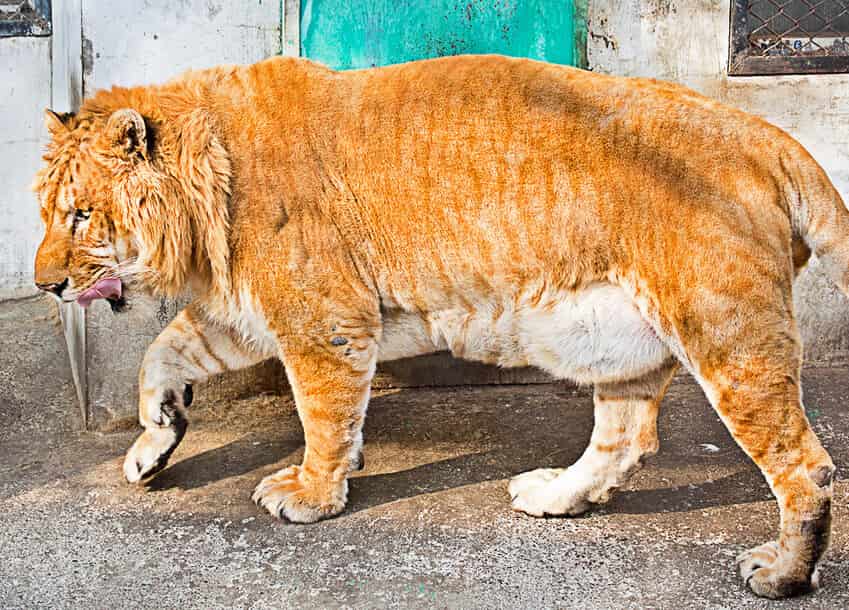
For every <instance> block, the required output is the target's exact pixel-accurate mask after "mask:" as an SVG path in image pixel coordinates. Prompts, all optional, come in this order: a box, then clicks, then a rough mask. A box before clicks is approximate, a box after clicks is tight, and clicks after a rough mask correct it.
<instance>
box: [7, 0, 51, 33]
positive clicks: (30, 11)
mask: <svg viewBox="0 0 849 610" xmlns="http://www.w3.org/2000/svg"><path fill="white" fill-rule="evenodd" d="M52 31H53V28H52V27H51V24H50V0H0V38H2V37H7V36H50V34H51V33H52Z"/></svg>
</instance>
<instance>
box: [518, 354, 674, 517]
mask: <svg viewBox="0 0 849 610" xmlns="http://www.w3.org/2000/svg"><path fill="white" fill-rule="evenodd" d="M677 368H678V364H677V362H676V361H673V360H670V361H669V362H668V363H667V364H666V365H665V366H664V367H662V368H660V369H658V370H657V371H655V372H653V373H650V374H649V375H646V376H644V377H641V378H639V379H635V380H632V381H627V382H620V383H610V384H598V385H597V386H596V388H595V394H594V397H593V400H594V403H595V425H594V427H593V433H592V438H591V439H590V444H589V445H588V446H587V449H586V450H585V451H584V454H583V455H582V456H581V457H580V459H579V460H578V461H577V462H575V463H574V464H572V466H570V467H569V468H565V469H564V468H540V469H538V470H533V471H531V472H526V473H524V474H521V475H519V476H517V477H514V478H513V479H512V480H511V481H510V486H509V491H510V496H511V498H512V500H513V509H514V510H517V511H522V512H525V513H528V514H530V515H534V516H543V515H577V514H579V513H582V512H584V511H585V510H587V509H588V508H589V507H590V506H591V505H592V504H601V503H604V502H606V501H607V500H608V499H609V498H610V494H611V492H612V491H613V490H614V489H616V488H617V487H620V486H621V485H622V484H623V483H624V482H625V481H626V480H627V479H628V477H629V476H630V475H631V474H632V473H633V472H634V471H635V470H637V469H638V468H639V466H640V462H641V460H642V458H644V457H645V456H648V455H652V454H654V453H655V452H656V451H657V448H658V441H657V413H658V409H659V407H660V401H661V399H662V398H663V394H664V392H665V391H666V388H667V386H668V385H669V381H670V380H671V379H672V375H673V374H674V373H675V370H676V369H677Z"/></svg>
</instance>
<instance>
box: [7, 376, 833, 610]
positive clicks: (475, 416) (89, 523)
mask: <svg viewBox="0 0 849 610" xmlns="http://www.w3.org/2000/svg"><path fill="white" fill-rule="evenodd" d="M847 373H849V370H847V369H845V368H815V369H810V370H806V372H805V376H804V382H805V383H804V387H805V397H806V404H807V408H808V413H809V417H810V418H811V420H812V421H813V422H814V426H815V428H816V430H817V432H818V434H819V435H820V438H821V439H822V441H823V443H824V444H825V445H826V447H827V448H828V450H829V451H830V452H831V455H832V457H833V459H834V461H835V463H836V464H837V465H838V475H837V483H836V496H835V502H834V505H835V515H834V534H833V537H832V548H831V550H830V552H829V554H828V556H827V558H826V561H825V562H824V564H823V570H822V572H823V574H822V584H823V588H822V590H820V591H819V592H817V593H815V594H814V595H810V596H807V597H804V598H800V599H797V600H794V601H791V602H788V603H783V604H781V608H846V607H849V481H847V474H846V473H847V469H849V406H847V402H849V401H847V399H848V398H849V374H847ZM591 403H592V400H591V394H590V391H589V390H587V389H582V390H575V389H573V388H571V387H568V386H565V385H535V386H499V387H476V388H462V387H461V388H442V389H407V390H397V391H381V392H379V393H377V395H375V396H374V398H373V399H372V402H371V406H370V408H369V415H368V419H367V424H366V431H365V438H366V444H365V461H366V467H365V470H363V471H361V472H359V473H357V474H356V475H355V476H354V477H353V478H352V480H351V483H350V494H349V496H350V497H349V505H348V510H347V511H346V512H345V513H344V514H343V515H341V516H340V517H337V518H335V519H332V520H329V521H325V522H321V523H318V524H313V525H292V524H285V523H282V522H280V521H277V520H275V519H273V518H272V517H271V516H269V515H268V514H266V513H264V512H263V511H261V510H259V509H258V508H257V507H255V506H254V505H253V504H252V503H251V500H250V495H251V492H252V490H253V488H254V486H255V485H256V483H257V482H258V481H259V480H260V479H261V478H262V477H263V476H265V475H267V474H269V473H271V472H273V471H274V470H276V469H278V468H281V467H283V466H285V465H288V464H291V463H294V462H298V461H299V460H300V457H301V454H302V451H303V445H302V436H301V428H300V424H299V423H298V419H297V416H296V415H295V412H294V408H293V405H292V401H291V399H290V398H289V397H277V396H259V397H255V398H251V399H246V400H240V401H233V402H228V403H223V402H221V403H212V404H209V403H204V399H203V393H202V392H200V393H199V396H198V398H197V400H196V405H197V407H193V408H192V409H191V416H192V419H191V425H190V427H189V432H188V434H187V436H186V438H185V440H184V441H183V444H182V445H181V446H180V447H179V448H178V449H177V451H176V452H175V454H174V455H173V457H172V459H171V465H170V467H169V468H168V469H167V470H165V471H164V472H162V473H161V474H160V475H159V476H157V477H156V478H155V479H153V480H152V481H150V482H149V483H148V484H147V485H146V486H130V485H127V484H125V483H124V482H123V480H122V478H121V467H120V465H121V459H122V456H123V452H124V451H125V450H126V448H127V447H128V446H129V445H130V443H131V441H132V439H133V437H134V436H135V434H136V431H132V432H118V433H110V434H96V433H80V432H74V431H72V430H68V429H67V428H66V425H65V424H63V423H61V422H60V421H59V420H58V419H57V420H54V419H50V418H47V419H45V418H38V417H27V416H26V414H17V415H16V409H17V408H18V405H15V404H11V405H9V404H7V405H0V413H2V414H8V415H9V416H8V417H7V421H6V422H5V424H4V425H5V427H4V429H3V430H2V432H0V447H2V458H3V459H2V463H0V607H3V608H37V607H40V608H70V607H73V608H89V607H92V608H94V607H96V608H215V607H233V606H237V607H256V608H278V607H284V608H285V607H289V608H336V607H356V608H359V607H363V608H365V607H369V608H373V607H411V608H421V607H440V608H444V607H448V608H456V607H462V608H475V607H481V608H496V607H500V608H547V607H569V608H637V607H640V608H676V609H677V608H690V607H693V608H697V607H698V608H703V607H711V608H720V607H723V608H767V607H771V605H770V604H769V603H768V602H767V601H765V600H761V599H758V598H756V597H754V596H753V595H751V594H750V593H749V592H748V591H746V590H745V589H744V587H743V585H742V583H741V582H740V580H739V578H738V576H737V574H736V572H735V565H734V557H735V555H736V554H737V553H739V552H741V551H743V550H744V549H746V548H748V547H751V546H754V545H756V544H760V543H761V542H764V541H767V540H771V539H772V538H773V537H774V536H775V535H776V533H777V521H778V512H777V508H776V505H775V502H774V501H773V499H772V496H771V494H770V492H769V490H768V488H767V486H766V485H765V483H764V482H763V479H762V478H761V475H760V474H759V473H758V471H757V470H756V469H755V468H754V466H753V465H752V464H751V463H750V462H749V461H748V459H747V458H745V456H744V455H743V454H742V452H741V451H740V450H739V449H738V448H737V447H736V445H735V444H734V442H733V441H732V440H731V438H730V436H729V435H728V433H727V432H726V431H725V429H724V427H723V426H722V424H721V423H720V422H719V420H718V419H717V418H716V416H715V415H714V413H713V411H712V410H711V409H710V407H709V406H708V404H707V402H706V401H705V399H704V397H703V395H702V393H701V391H700V390H699V389H698V387H697V386H696V385H695V383H694V382H693V381H692V380H691V379H690V378H689V377H686V376H680V377H678V378H676V380H675V382H674V383H673V385H672V387H671V388H670V391H669V393H668V395H667V397H666V399H665V400H664V408H663V411H662V414H661V418H660V426H659V427H660V438H661V450H660V452H659V453H658V455H657V456H655V457H654V458H651V459H650V460H649V461H648V463H647V465H646V467H645V468H644V469H643V470H641V471H640V472H638V473H637V474H636V475H635V476H634V478H632V479H631V481H630V482H629V483H628V485H627V486H626V487H625V488H623V489H622V490H620V491H619V493H618V494H616V495H615V496H614V497H613V499H612V500H611V501H610V502H609V503H608V504H606V505H604V506H601V507H597V508H595V509H594V510H592V511H590V512H589V513H587V514H586V515H585V516H582V517H578V518H562V519H560V518H550V519H534V518H531V517H527V516H525V515H521V514H517V513H513V512H511V510H510V505H509V497H508V494H507V479H508V478H509V477H510V476H511V475H514V474H518V473H520V472H523V471H526V470H529V469H533V468H538V467H541V466H565V465H568V464H569V463H571V462H572V461H574V460H575V459H577V457H578V456H579V455H580V453H581V452H582V450H583V449H584V446H585V444H586V442H587V440H588V438H589V434H590V430H591V428H592V404H591ZM67 408H68V409H69V410H71V409H75V406H74V405H70V404H69V405H67ZM57 422H58V423H57ZM776 607H777V606H776Z"/></svg>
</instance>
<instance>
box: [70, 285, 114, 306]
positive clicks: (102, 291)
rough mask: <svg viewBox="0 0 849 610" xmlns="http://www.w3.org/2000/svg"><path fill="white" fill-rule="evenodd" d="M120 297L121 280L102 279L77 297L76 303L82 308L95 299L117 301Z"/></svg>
mask: <svg viewBox="0 0 849 610" xmlns="http://www.w3.org/2000/svg"><path fill="white" fill-rule="evenodd" d="M120 297H121V280H119V279H117V278H103V279H101V280H97V282H96V283H95V284H94V286H92V287H91V288H89V289H88V290H86V291H85V292H83V293H82V294H81V295H80V296H78V297H77V303H79V304H80V306H82V307H88V306H89V305H91V302H92V301H95V300H97V299H118V298H120Z"/></svg>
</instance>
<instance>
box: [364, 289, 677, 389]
mask: <svg viewBox="0 0 849 610" xmlns="http://www.w3.org/2000/svg"><path fill="white" fill-rule="evenodd" d="M526 301H527V299H522V298H520V299H518V300H517V301H512V300H511V302H510V303H509V304H507V303H504V304H501V305H499V304H497V303H490V304H484V305H479V306H478V307H477V308H476V309H475V310H474V311H470V310H466V309H459V308H458V309H450V310H443V311H438V312H432V313H429V314H426V315H424V316H422V315H418V314H411V313H406V312H402V311H399V310H395V311H393V312H389V313H387V315H386V316H385V317H384V330H383V337H382V339H381V342H380V348H379V359H380V360H394V359H397V358H404V357H409V356H415V355H418V354H425V353H430V352H435V351H440V350H445V349H447V350H450V351H451V353H452V354H454V356H456V357H458V358H464V359H467V360H479V361H482V362H489V363H493V364H498V365H500V366H505V367H514V366H528V365H532V366H537V367H539V368H541V369H543V370H545V371H547V372H549V373H551V374H552V375H554V376H555V377H559V378H563V379H571V380H574V381H576V382H578V383H597V382H612V381H617V380H624V379H633V378H635V377H639V376H640V375H643V374H645V373H648V372H650V371H652V370H655V369H657V368H658V367H659V366H660V365H661V364H663V362H664V361H665V360H667V359H668V358H669V357H670V356H671V352H670V351H669V349H668V348H667V347H666V345H665V344H664V343H663V342H662V341H661V340H660V339H659V338H658V336H657V335H656V334H655V332H654V330H653V329H652V327H651V325H650V324H649V322H648V321H647V320H646V319H645V318H644V317H643V316H642V314H641V313H640V311H639V310H638V309H637V307H636V305H635V304H634V302H633V301H632V300H631V298H630V297H629V296H628V295H627V293H626V292H625V291H624V290H622V289H621V288H620V287H618V286H615V285H613V284H608V283H598V284H593V285H591V286H589V287H587V288H586V289H584V290H581V291H579V292H569V293H562V294H557V295H544V297H543V298H541V299H536V300H535V303H537V304H535V305H530V304H529V303H527V302H526Z"/></svg>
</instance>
